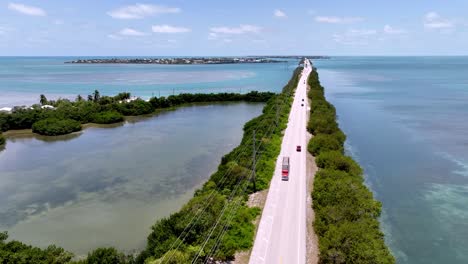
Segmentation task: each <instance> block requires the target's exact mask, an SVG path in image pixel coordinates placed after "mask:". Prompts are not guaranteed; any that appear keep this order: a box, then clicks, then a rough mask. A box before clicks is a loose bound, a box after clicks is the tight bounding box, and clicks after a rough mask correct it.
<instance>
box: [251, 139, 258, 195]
mask: <svg viewBox="0 0 468 264" xmlns="http://www.w3.org/2000/svg"><path fill="white" fill-rule="evenodd" d="M252 146H253V152H252V154H253V166H252V173H253V177H252V179H253V188H254V192H256V191H257V185H256V184H255V182H256V177H255V170H256V168H255V167H256V163H257V160H256V159H257V155H256V154H257V151H256V149H255V130H254V131H253V144H252Z"/></svg>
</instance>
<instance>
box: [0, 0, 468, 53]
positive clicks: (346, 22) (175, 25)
mask: <svg viewBox="0 0 468 264" xmlns="http://www.w3.org/2000/svg"><path fill="white" fill-rule="evenodd" d="M257 54H258V55H267V54H320V55H322V54H323V55H468V1H466V0H450V1H442V0H411V1H410V0H405V1H403V0H393V1H375V0H354V1H349V0H341V1H338V0H327V1H317V0H315V1H311V0H307V1H306V0H296V1H284V0H283V1H275V0H270V1H266V0H249V1H246V0H236V1H220V0H217V1H215V0H163V1H137V2H135V1H123V0H113V1H104V0H93V1H90V0H80V1H71V0H60V1H59V0H47V1H46V0H42V1H39V0H34V1H33V0H14V1H8V0H0V56H18V55H21V56H61V55H79V56H83V55H90V56H96V55H122V56H131V55H152V56H158V55H159V56H171V55H178V56H183V55H187V56H190V55H257Z"/></svg>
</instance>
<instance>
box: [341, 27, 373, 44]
mask: <svg viewBox="0 0 468 264" xmlns="http://www.w3.org/2000/svg"><path fill="white" fill-rule="evenodd" d="M377 33H378V32H377V30H373V29H350V30H348V31H347V32H345V33H343V34H334V35H333V40H334V41H335V42H337V43H341V44H346V45H367V44H368V42H369V40H371V39H375V37H376V36H377Z"/></svg>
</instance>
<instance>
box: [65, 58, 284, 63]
mask: <svg viewBox="0 0 468 264" xmlns="http://www.w3.org/2000/svg"><path fill="white" fill-rule="evenodd" d="M281 62H283V63H284V62H285V61H281V60H273V59H270V58H266V57H206V58H203V57H191V58H190V57H187V58H94V59H79V60H73V61H66V62H65V63H72V64H239V63H281Z"/></svg>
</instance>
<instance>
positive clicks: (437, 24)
mask: <svg viewBox="0 0 468 264" xmlns="http://www.w3.org/2000/svg"><path fill="white" fill-rule="evenodd" d="M454 26H455V25H454V24H453V22H452V21H450V20H448V19H445V18H443V17H441V16H440V15H439V14H437V13H436V12H429V13H427V14H426V15H425V16H424V27H425V28H427V29H436V30H437V29H451V28H453V27H454Z"/></svg>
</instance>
